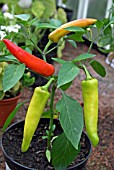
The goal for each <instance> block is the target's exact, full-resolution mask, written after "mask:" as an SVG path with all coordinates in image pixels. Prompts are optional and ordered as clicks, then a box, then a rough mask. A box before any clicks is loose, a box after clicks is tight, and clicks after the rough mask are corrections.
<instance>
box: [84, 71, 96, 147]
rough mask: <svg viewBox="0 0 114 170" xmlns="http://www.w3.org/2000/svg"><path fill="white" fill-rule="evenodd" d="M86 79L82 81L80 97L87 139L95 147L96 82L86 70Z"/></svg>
mask: <svg viewBox="0 0 114 170" xmlns="http://www.w3.org/2000/svg"><path fill="white" fill-rule="evenodd" d="M86 75H87V79H86V80H83V81H82V96H83V101H84V120H85V127H86V132H87V134H88V137H89V138H90V141H91V143H92V145H93V146H94V147H95V146H97V144H98V142H99V137H98V133H97V124H98V80H97V79H95V78H92V77H91V76H90V75H89V73H87V70H86Z"/></svg>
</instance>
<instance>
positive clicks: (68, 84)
mask: <svg viewBox="0 0 114 170" xmlns="http://www.w3.org/2000/svg"><path fill="white" fill-rule="evenodd" d="M71 84H72V81H71V82H69V83H66V84H64V85H63V86H61V89H62V90H63V91H65V90H67V89H68V88H69V87H70V86H71Z"/></svg>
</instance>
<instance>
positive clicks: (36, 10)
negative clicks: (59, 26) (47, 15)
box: [31, 1, 45, 19]
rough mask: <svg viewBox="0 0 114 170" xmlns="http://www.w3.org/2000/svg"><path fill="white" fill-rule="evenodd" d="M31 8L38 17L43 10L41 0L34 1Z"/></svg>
mask: <svg viewBox="0 0 114 170" xmlns="http://www.w3.org/2000/svg"><path fill="white" fill-rule="evenodd" d="M31 10H32V13H33V14H34V16H35V17H37V18H38V19H40V18H41V17H42V15H43V13H44V11H45V6H44V4H43V2H42V1H34V2H33V3H32V8H31Z"/></svg>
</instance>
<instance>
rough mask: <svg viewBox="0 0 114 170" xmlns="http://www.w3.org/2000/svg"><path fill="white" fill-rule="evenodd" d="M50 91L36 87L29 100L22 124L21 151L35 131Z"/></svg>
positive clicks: (28, 143)
mask: <svg viewBox="0 0 114 170" xmlns="http://www.w3.org/2000/svg"><path fill="white" fill-rule="evenodd" d="M49 97H50V93H49V92H48V91H47V90H45V89H43V88H42V87H36V88H35V90H34V93H33V96H32V99H31V101H30V104H29V107H28V110H27V114H26V118H25V124H24V134H23V141H22V146H21V151H22V152H26V151H27V150H28V148H29V145H30V142H31V140H32V137H33V135H34V133H35V131H36V128H37V126H38V123H39V121H40V117H41V115H42V113H43V110H44V108H45V105H46V103H47V100H48V99H49Z"/></svg>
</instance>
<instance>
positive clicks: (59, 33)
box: [48, 18, 97, 43]
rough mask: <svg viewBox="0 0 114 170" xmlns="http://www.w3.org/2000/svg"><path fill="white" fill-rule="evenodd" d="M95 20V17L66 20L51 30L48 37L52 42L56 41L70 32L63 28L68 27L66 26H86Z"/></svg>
mask: <svg viewBox="0 0 114 170" xmlns="http://www.w3.org/2000/svg"><path fill="white" fill-rule="evenodd" d="M96 21H97V20H96V19H92V18H86V19H79V20H74V21H71V22H68V23H66V24H63V25H61V26H60V27H59V28H57V29H55V30H54V31H53V32H51V33H50V34H49V36H48V38H49V39H50V40H51V41H52V42H55V43H57V42H58V41H59V39H60V38H62V37H63V36H65V35H67V34H68V33H70V31H68V30H65V29H64V28H68V27H71V26H75V27H87V26H89V25H92V24H94V23H95V22H96Z"/></svg>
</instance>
